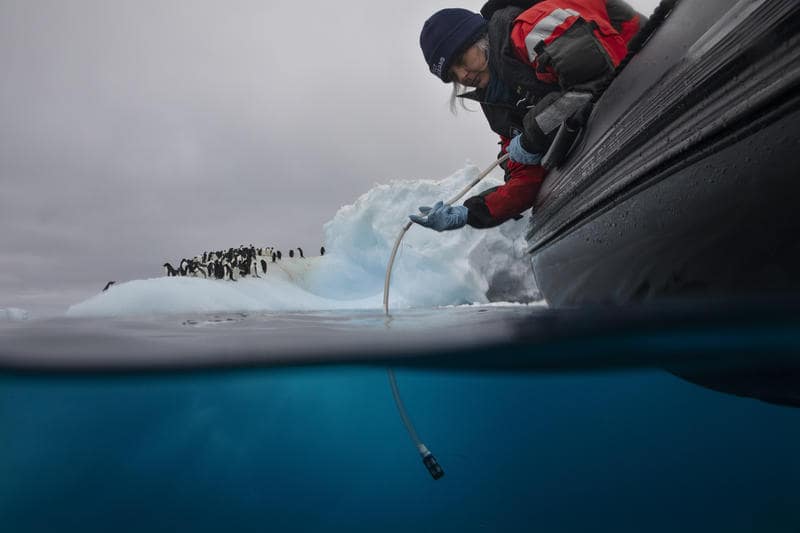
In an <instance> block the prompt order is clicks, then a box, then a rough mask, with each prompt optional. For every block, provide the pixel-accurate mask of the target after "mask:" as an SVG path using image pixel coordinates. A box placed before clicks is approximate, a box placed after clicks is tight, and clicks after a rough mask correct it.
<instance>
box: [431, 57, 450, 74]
mask: <svg viewBox="0 0 800 533" xmlns="http://www.w3.org/2000/svg"><path fill="white" fill-rule="evenodd" d="M445 61H446V60H445V58H444V57H440V58H439V62H438V63H436V64H435V65H431V72H433V73H434V74H436V75H437V76H439V77H440V78H441V77H442V67H443V66H444V62H445Z"/></svg>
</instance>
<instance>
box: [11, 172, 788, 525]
mask: <svg viewBox="0 0 800 533" xmlns="http://www.w3.org/2000/svg"><path fill="white" fill-rule="evenodd" d="M475 171H476V169H473V168H468V169H465V170H464V171H463V172H461V173H457V174H456V175H454V176H452V177H450V178H448V179H447V180H444V181H441V182H430V183H428V182H425V181H424V180H423V181H420V182H416V183H411V184H409V183H406V182H398V183H395V184H391V185H388V186H380V187H377V188H376V189H373V191H370V192H369V193H368V194H367V195H365V196H364V197H362V198H361V199H359V200H358V201H356V202H355V203H354V204H353V205H352V206H345V207H343V208H342V209H341V210H340V212H339V213H337V216H336V217H335V218H334V220H333V221H332V222H331V223H329V224H328V226H326V245H327V247H328V248H329V249H330V253H328V254H326V255H325V256H321V257H319V256H318V257H309V258H303V259H297V258H295V259H294V260H291V261H288V260H284V261H282V262H281V263H280V264H270V265H269V271H268V274H267V275H266V276H264V277H263V278H262V279H247V280H240V281H238V282H235V283H233V282H222V281H217V280H205V279H190V278H169V279H168V278H154V279H142V280H130V281H126V282H120V283H118V284H117V285H115V286H112V287H111V288H110V289H109V290H108V291H106V292H103V293H100V294H97V295H95V296H93V297H91V298H89V299H88V300H85V301H82V302H75V303H74V305H72V306H70V307H69V309H68V310H67V311H66V313H65V316H59V317H47V318H41V317H36V316H35V315H34V316H31V315H30V314H29V313H28V312H27V311H26V310H22V309H7V310H6V312H5V313H3V314H0V318H2V319H3V320H2V321H0V362H2V371H0V427H1V428H3V429H2V431H1V432H0V529H2V531H12V532H27V531H48V532H49V531H73V530H74V531H98V532H100V531H102V532H106V531H279V532H282V531H287V532H292V531H298V532H300V531H348V532H351V531H363V532H374V531H382V532H394V531H397V532H401V531H422V532H426V531H432V532H435V531H459V532H469V531H548V532H550V531H553V532H559V531H567V532H569V531H587V530H592V531H595V530H609V531H615V532H625V531H631V532H633V531H635V532H640V531H665V532H666V531H670V532H672V531H676V530H680V531H726V532H728V531H732V532H737V531H742V532H744V531H761V532H773V531H774V532H797V531H800V489H799V488H798V487H800V459H798V454H797V450H798V449H800V409H798V408H794V407H788V406H782V405H775V404H770V403H766V402H763V401H759V400H757V399H754V398H752V397H748V396H747V395H746V394H745V395H744V396H737V395H734V394H724V393H721V392H717V391H715V390H713V388H708V387H701V386H698V385H695V384H693V383H690V382H689V381H686V380H684V379H680V378H678V377H676V375H675V374H673V373H672V371H674V370H675V368H674V365H677V364H678V363H680V367H681V368H682V369H683V370H686V369H687V368H688V369H689V370H691V369H692V368H693V367H692V365H693V364H694V362H695V361H697V364H700V363H702V369H703V370H706V371H707V370H708V369H709V368H711V369H714V370H720V369H722V370H725V369H728V368H729V367H730V368H732V367H734V366H735V365H740V364H742V363H743V362H744V363H752V362H757V361H761V360H762V356H767V355H769V356H775V354H778V355H782V356H785V358H784V359H780V360H782V361H784V362H786V361H790V362H791V361H792V360H793V359H792V358H796V357H797V353H798V343H799V342H800V341H798V339H800V333H798V330H797V324H796V320H795V319H794V317H796V316H797V313H796V312H794V311H795V310H794V309H793V308H792V311H793V312H791V313H788V314H780V313H778V314H777V315H776V316H775V317H773V316H770V314H769V312H767V311H769V309H771V307H769V306H767V307H765V308H762V309H752V310H751V311H752V313H745V314H744V318H742V315H736V317H735V318H736V320H735V321H734V320H732V319H731V318H730V317H727V315H725V314H724V313H723V314H722V315H720V314H719V313H716V314H715V313H711V315H710V316H712V318H714V319H713V320H712V319H707V318H708V315H706V314H703V313H702V312H699V311H698V310H697V309H696V307H697V306H694V305H692V306H689V307H686V308H685V309H681V308H678V310H677V312H675V310H673V311H672V312H671V313H667V315H668V316H665V315H663V314H661V312H660V311H658V312H656V313H653V311H652V310H647V312H644V311H642V310H639V309H635V310H632V311H631V310H628V311H627V312H622V311H620V315H619V316H618V317H614V316H609V313H608V311H599V310H583V311H581V312H580V313H577V314H569V313H566V314H563V313H560V312H555V311H553V310H550V309H547V307H546V304H545V303H544V302H541V301H539V300H537V294H536V289H535V285H533V284H532V281H531V276H530V273H529V271H528V270H526V268H527V265H526V263H525V261H524V243H523V242H522V241H521V240H520V237H519V235H520V234H521V233H522V231H521V230H520V228H515V227H514V224H517V223H515V222H510V223H508V224H507V225H504V227H502V228H501V229H499V230H493V231H491V232H479V231H474V230H469V229H468V230H464V231H461V232H451V233H447V234H437V233H434V232H430V231H425V230H421V229H419V228H413V230H415V231H412V232H409V235H408V237H407V239H408V240H407V242H405V244H404V245H403V247H402V248H401V254H400V256H399V257H398V261H397V264H396V267H395V269H396V270H395V275H394V277H393V285H392V291H393V292H392V298H391V299H390V304H391V305H390V307H391V311H392V314H391V317H386V316H384V314H383V312H382V309H381V308H380V305H381V297H382V284H383V276H384V274H385V268H386V261H387V258H388V254H389V250H390V249H391V244H392V242H393V240H394V237H395V236H396V233H397V231H398V230H399V226H400V225H402V220H403V219H404V216H405V214H407V213H408V212H411V211H413V210H414V209H415V208H416V205H418V204H424V203H430V202H426V200H429V199H431V198H434V199H435V198H436V197H437V196H441V195H443V196H444V197H447V196H448V195H449V194H443V193H442V191H443V190H449V189H457V188H458V187H460V185H461V183H462V182H463V181H464V179H465V178H468V177H469V176H471V175H472V174H474V173H475ZM398 220H400V221H401V224H398V223H397V221H398ZM520 224H521V223H520ZM416 230H418V231H416ZM509 287H514V288H515V291H516V292H514V293H513V294H512V295H514V296H516V298H512V299H515V300H516V303H498V302H495V303H492V301H493V300H503V299H508V298H507V297H508V295H509V294H511V293H510V292H509ZM648 313H649V314H648ZM642 316H644V319H641V317H642ZM676 316H677V317H684V318H682V319H681V320H680V321H678V322H676V321H675V317H676ZM720 316H722V319H720ZM687 317H688V318H687ZM687 365H688V366H687ZM387 366H391V367H393V368H394V369H395V372H396V375H397V380H398V383H399V386H400V391H401V394H402V397H403V400H404V402H405V405H406V408H407V411H408V414H409V416H410V417H411V419H412V421H413V423H414V424H415V426H416V429H417V431H418V433H419V434H420V437H421V439H422V440H423V442H424V443H425V444H426V445H427V446H428V448H430V449H431V451H432V452H433V453H434V454H435V455H436V457H437V458H438V460H439V462H440V464H441V465H442V467H443V468H444V471H445V476H444V477H443V478H441V479H439V480H436V481H434V480H433V479H432V478H431V477H430V475H429V474H428V472H427V471H426V469H425V468H424V466H423V465H422V463H421V461H420V457H419V454H418V453H417V450H416V449H415V447H414V445H413V443H412V441H411V439H410V438H409V435H408V434H407V432H406V429H405V427H404V426H403V424H402V423H401V420H400V417H399V415H398V413H397V409H396V406H395V404H394V401H393V398H392V394H391V391H390V388H389V383H388V380H387V374H386V368H387ZM790 366H791V367H792V368H795V369H796V365H790ZM762 370H763V368H762ZM790 392H793V391H790ZM739 393H740V394H742V392H741V391H739Z"/></svg>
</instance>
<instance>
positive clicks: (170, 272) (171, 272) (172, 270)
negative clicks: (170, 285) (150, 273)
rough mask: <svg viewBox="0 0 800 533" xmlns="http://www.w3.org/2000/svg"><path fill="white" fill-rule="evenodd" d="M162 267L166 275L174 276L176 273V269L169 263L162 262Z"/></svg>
mask: <svg viewBox="0 0 800 533" xmlns="http://www.w3.org/2000/svg"><path fill="white" fill-rule="evenodd" d="M163 266H164V268H165V269H166V270H167V277H168V278H169V277H175V276H177V275H178V271H177V270H175V267H173V266H172V265H170V264H169V263H164V265H163Z"/></svg>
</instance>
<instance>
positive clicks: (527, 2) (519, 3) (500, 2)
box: [481, 0, 542, 20]
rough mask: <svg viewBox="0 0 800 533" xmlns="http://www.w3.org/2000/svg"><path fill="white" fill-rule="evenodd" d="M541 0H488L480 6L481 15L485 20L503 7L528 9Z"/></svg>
mask: <svg viewBox="0 0 800 533" xmlns="http://www.w3.org/2000/svg"><path fill="white" fill-rule="evenodd" d="M541 1H542V0H489V1H488V2H486V3H485V4H484V5H483V7H482V8H481V15H483V18H485V19H486V20H489V19H490V18H492V15H494V13H495V11H498V10H500V9H503V8H504V7H518V8H520V9H528V8H530V7H533V6H534V5H536V4H538V3H539V2H541Z"/></svg>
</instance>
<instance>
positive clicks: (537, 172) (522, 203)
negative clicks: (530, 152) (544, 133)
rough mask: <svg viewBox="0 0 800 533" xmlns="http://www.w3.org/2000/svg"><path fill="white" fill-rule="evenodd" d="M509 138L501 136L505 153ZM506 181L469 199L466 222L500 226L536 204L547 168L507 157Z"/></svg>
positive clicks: (478, 225) (477, 224)
mask: <svg viewBox="0 0 800 533" xmlns="http://www.w3.org/2000/svg"><path fill="white" fill-rule="evenodd" d="M509 142H510V139H507V138H505V137H501V145H502V152H501V153H505V152H506V148H507V147H508V143H509ZM505 170H506V183H505V184H504V185H500V186H499V187H493V188H491V189H489V190H487V191H483V192H482V193H480V194H479V195H477V196H473V197H471V198H468V199H467V200H466V201H465V202H464V205H465V206H466V207H467V209H468V210H469V214H468V216H467V224H469V225H470V226H472V227H475V228H491V227H494V226H498V225H500V224H502V223H503V222H505V221H506V220H508V219H510V218H514V217H516V216H518V215H519V214H520V213H522V212H523V211H525V210H526V209H529V208H531V207H533V204H534V203H535V202H536V196H537V195H538V194H539V189H540V188H541V186H542V181H544V176H545V173H546V170H545V169H544V168H543V167H541V166H540V165H523V164H521V163H516V162H514V161H511V160H508V161H507V162H506V165H505Z"/></svg>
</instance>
